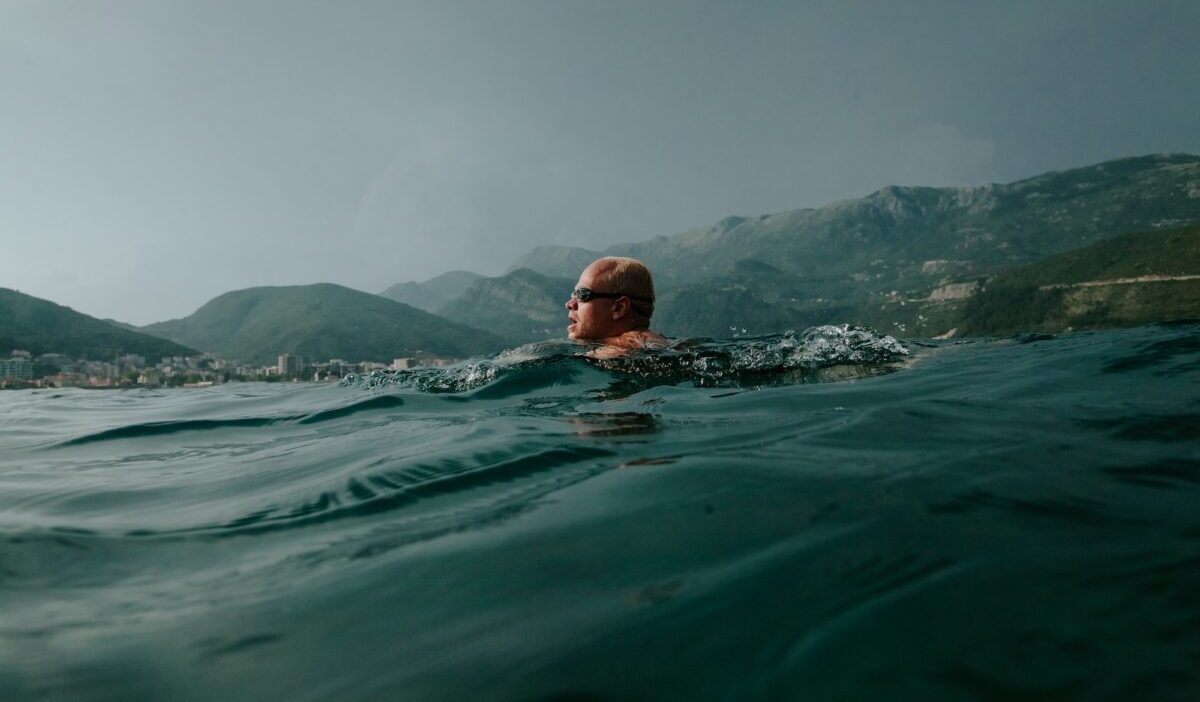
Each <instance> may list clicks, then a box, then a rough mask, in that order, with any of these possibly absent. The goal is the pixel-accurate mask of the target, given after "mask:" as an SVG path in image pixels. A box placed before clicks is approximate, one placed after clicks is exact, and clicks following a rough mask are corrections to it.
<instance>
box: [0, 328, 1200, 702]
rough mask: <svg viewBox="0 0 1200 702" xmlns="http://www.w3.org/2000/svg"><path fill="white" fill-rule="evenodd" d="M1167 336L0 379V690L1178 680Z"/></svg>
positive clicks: (611, 690) (1180, 432) (1186, 493)
mask: <svg viewBox="0 0 1200 702" xmlns="http://www.w3.org/2000/svg"><path fill="white" fill-rule="evenodd" d="M1198 332H1200V324H1196V323H1186V322H1184V323H1176V324H1167V325H1157V326H1149V327H1143V328H1137V329H1129V330H1120V331H1107V332H1096V333H1083V334H1073V335H1064V336H1060V337H1057V338H1055V337H1046V336H1039V337H1030V336H1027V337H1021V338H1015V339H1003V340H979V341H972V342H969V343H964V342H953V341H941V342H922V341H913V340H908V341H897V340H895V339H891V338H890V337H882V336H877V335H874V334H870V333H868V332H865V331H859V330H854V329H852V328H846V327H825V328H821V329H817V330H810V331H809V332H807V333H804V334H797V335H791V334H789V335H784V336H777V337H765V338H758V339H738V340H731V341H725V342H703V341H691V342H684V343H681V344H679V345H678V346H677V347H676V348H674V349H671V350H667V351H663V352H652V353H646V354H635V355H634V356H630V357H627V358H618V359H594V358H591V357H590V356H588V355H587V354H586V352H587V349H586V348H581V347H579V346H574V345H568V344H563V343H558V344H540V345H533V346H529V347H524V348H522V349H516V350H513V351H510V352H507V353H505V354H500V355H498V356H495V357H491V358H485V359H474V360H472V361H470V362H467V363H464V364H460V365H459V366H456V367H453V368H448V369H419V370H415V371H411V372H396V373H376V374H374V375H369V376H362V377H356V378H349V379H347V380H346V382H344V383H342V384H341V385H312V384H286V385H282V384H276V385H268V384H229V385H223V386H217V387H213V388H207V389H195V390H148V389H131V390H113V391H95V390H75V389H68V390H28V391H16V392H4V393H0V699H4V700H26V699H39V700H40V699H46V700H159V699H171V700H254V701H260V700H276V699H279V700H284V699H286V700H380V699H396V700H468V699H489V700H490V699H496V700H661V699H680V700H700V699H714V700H743V699H744V700H775V699H781V700H789V699H811V700H832V699H881V700H882V699H886V700H930V699H977V700H1009V699H1012V700H1042V699H1062V700H1131V699H1155V700H1193V701H1194V700H1196V699H1200V333H1198Z"/></svg>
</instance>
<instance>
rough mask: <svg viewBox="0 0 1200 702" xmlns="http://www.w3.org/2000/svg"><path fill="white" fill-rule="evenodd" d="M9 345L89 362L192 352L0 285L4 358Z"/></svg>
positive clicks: (0, 349) (0, 341)
mask: <svg viewBox="0 0 1200 702" xmlns="http://www.w3.org/2000/svg"><path fill="white" fill-rule="evenodd" d="M11 349H24V350H26V351H29V352H30V353H31V354H33V355H35V356H37V355H40V354H43V353H61V354H63V355H66V356H69V357H71V358H78V359H87V360H91V361H111V360H112V359H113V358H115V357H117V356H121V355H124V354H137V355H138V356H145V357H146V358H148V359H153V360H155V361H157V360H158V359H159V358H162V357H163V356H191V355H194V354H196V351H195V350H193V349H190V348H188V347H186V346H182V345H180V344H177V343H174V342H171V341H167V340H165V339H160V338H158V337H155V336H150V335H148V334H144V333H141V332H136V331H130V330H128V329H123V328H121V327H118V326H116V325H114V324H111V323H109V322H106V321H104V320H101V319H96V318H95V317H89V316H88V315H86V314H82V313H80V312H76V311H75V310H73V309H71V308H70V307H63V306H62V305H56V304H54V303H53V302H50V301H49V300H43V299H41V298H37V297H33V296H31V295H26V294H24V293H19V292H17V291H16V290H10V289H8V288H0V353H2V354H5V356H6V357H7V354H8V352H9V351H10V350H11Z"/></svg>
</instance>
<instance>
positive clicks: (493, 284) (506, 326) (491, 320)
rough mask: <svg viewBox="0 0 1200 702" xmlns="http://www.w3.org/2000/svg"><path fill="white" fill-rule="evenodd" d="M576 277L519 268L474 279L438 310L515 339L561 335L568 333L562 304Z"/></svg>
mask: <svg viewBox="0 0 1200 702" xmlns="http://www.w3.org/2000/svg"><path fill="white" fill-rule="evenodd" d="M575 280H576V279H575V278H571V279H569V280H568V279H566V278H548V277H546V276H544V275H540V274H538V273H534V272H533V271H531V270H529V269H527V268H521V269H518V270H515V271H513V272H511V273H508V274H507V275H503V276H500V277H498V278H482V279H480V280H478V281H476V282H475V284H474V285H472V286H471V289H470V290H468V291H467V292H466V293H464V294H463V295H461V296H459V297H458V298H457V299H455V300H454V301H452V302H450V303H449V304H447V305H446V306H445V307H443V308H441V309H440V310H438V314H440V315H442V316H443V317H446V318H447V319H452V320H454V321H456V322H460V323H462V324H466V325H468V326H472V327H476V328H480V329H487V330H488V331H490V332H492V333H493V334H497V335H500V336H502V337H504V338H505V339H509V340H511V341H513V342H514V343H526V342H531V341H542V340H545V339H553V338H559V339H561V338H563V337H565V336H566V333H567V331H566V330H567V310H566V307H565V304H566V302H567V298H568V297H569V296H570V294H571V289H572V288H573V287H574V283H575Z"/></svg>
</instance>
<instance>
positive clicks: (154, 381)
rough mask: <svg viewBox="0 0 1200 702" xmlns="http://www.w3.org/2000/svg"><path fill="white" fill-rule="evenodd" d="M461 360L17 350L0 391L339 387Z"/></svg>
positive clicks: (3, 367) (5, 364) (1, 375)
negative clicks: (355, 376) (107, 355)
mask: <svg viewBox="0 0 1200 702" xmlns="http://www.w3.org/2000/svg"><path fill="white" fill-rule="evenodd" d="M456 361H457V359H451V358H438V357H432V356H426V355H416V356H408V357H403V358H396V359H394V360H393V361H392V363H391V365H388V364H384V363H377V362H373V361H360V362H357V363H351V362H349V361H346V360H343V359H340V358H332V359H330V360H328V361H325V362H312V363H306V362H305V361H304V360H303V359H301V358H299V357H297V356H293V355H291V354H286V353H285V354H280V356H279V358H278V360H277V362H276V363H275V364H274V365H269V366H254V365H247V364H243V363H239V362H238V361H229V360H226V359H224V358H221V357H220V356H217V355H216V354H211V353H203V354H199V355H197V356H164V357H162V358H161V359H160V360H159V361H158V362H157V363H155V362H152V361H150V360H148V359H147V358H146V357H144V356H138V355H135V354H127V355H123V356H118V357H116V358H114V359H113V360H112V361H91V360H80V359H73V358H69V357H67V356H65V355H63V354H58V353H45V354H41V355H39V356H36V357H35V356H33V355H31V354H30V353H29V352H28V351H24V350H21V349H14V350H13V351H12V353H11V354H10V356H9V357H8V358H0V389H17V388H64V387H79V388H122V387H149V388H157V387H183V388H204V387H211V386H213V385H220V384H223V383H232V382H268V383H274V382H301V381H306V382H317V383H321V382H336V381H338V380H340V379H341V378H342V377H344V376H345V375H347V374H349V373H369V372H371V371H373V370H383V369H391V370H405V369H410V368H418V367H422V366H434V367H442V366H448V365H451V364H452V363H455V362H456Z"/></svg>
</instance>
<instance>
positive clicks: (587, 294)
mask: <svg viewBox="0 0 1200 702" xmlns="http://www.w3.org/2000/svg"><path fill="white" fill-rule="evenodd" d="M571 297H573V298H575V299H576V300H579V301H580V302H587V301H588V300H594V299H595V298H598V297H602V298H604V299H606V300H616V299H618V298H622V297H627V298H629V299H630V300H636V301H637V302H645V303H647V304H653V303H654V300H651V299H650V298H648V297H638V296H637V295H626V294H625V293H602V292H596V291H595V290H592V289H590V288H575V289H574V290H572V291H571Z"/></svg>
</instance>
